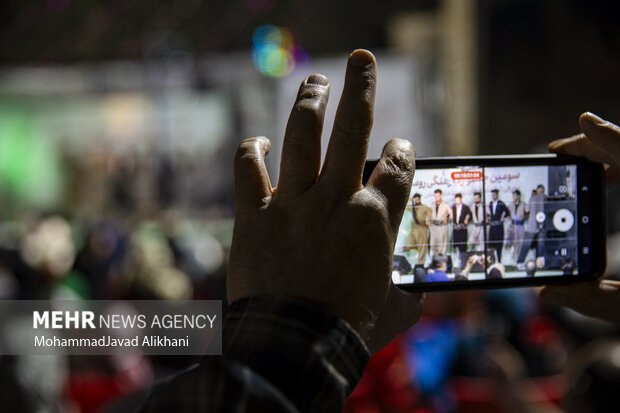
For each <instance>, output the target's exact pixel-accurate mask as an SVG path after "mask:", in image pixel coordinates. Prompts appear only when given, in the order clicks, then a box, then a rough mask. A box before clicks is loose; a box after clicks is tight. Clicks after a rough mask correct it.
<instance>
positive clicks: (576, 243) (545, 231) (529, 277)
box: [367, 154, 605, 291]
mask: <svg viewBox="0 0 620 413" xmlns="http://www.w3.org/2000/svg"><path fill="white" fill-rule="evenodd" d="M416 164H417V165H416V166H417V168H416V174H415V176H414V180H413V184H412V189H411V194H410V202H411V203H412V208H410V209H408V210H407V211H406V212H405V214H404V215H403V219H402V221H401V224H400V229H399V236H398V239H397V241H396V249H395V250H396V251H401V252H399V253H397V254H396V255H397V256H398V257H397V259H395V260H394V268H393V270H394V271H396V272H397V273H398V277H396V278H394V280H395V281H394V282H395V283H396V284H398V286H399V287H400V288H402V289H405V290H412V291H438V290H447V289H463V288H499V287H509V286H527V285H540V284H549V283H560V282H566V281H577V280H593V279H596V277H598V276H599V275H600V274H602V272H603V270H604V267H605V233H604V228H605V219H604V212H605V211H604V205H605V202H604V195H605V191H604V176H603V168H602V166H601V165H600V164H597V163H593V162H590V161H588V160H586V159H583V158H574V157H558V156H556V155H548V154H547V155H535V156H528V155H521V156H494V157H477V158H464V157H454V158H426V159H425V158H418V159H417V161H416ZM367 167H368V169H369V170H370V169H372V163H371V162H369V163H367ZM423 208H427V209H429V210H430V220H429V223H430V224H429V226H428V227H423V226H420V225H418V223H419V220H417V221H416V219H415V218H417V217H413V216H412V211H414V210H421V209H423ZM448 216H449V217H450V219H447V217H448ZM470 216H471V221H470V220H468V217H470ZM507 218H509V219H507ZM438 260H439V261H446V263H447V265H446V269H445V270H441V271H442V272H445V273H446V274H445V275H443V274H441V276H437V275H433V276H424V275H423V274H422V272H426V273H427V274H436V270H437V269H436V268H435V267H434V264H433V263H434V262H437V261H438Z"/></svg>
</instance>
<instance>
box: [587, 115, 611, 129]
mask: <svg viewBox="0 0 620 413" xmlns="http://www.w3.org/2000/svg"><path fill="white" fill-rule="evenodd" d="M584 115H585V118H586V120H587V121H588V122H590V123H594V124H595V125H599V126H605V125H607V121H606V120H604V119H601V118H599V117H598V116H596V115H595V114H594V113H592V112H586V113H585V114H584Z"/></svg>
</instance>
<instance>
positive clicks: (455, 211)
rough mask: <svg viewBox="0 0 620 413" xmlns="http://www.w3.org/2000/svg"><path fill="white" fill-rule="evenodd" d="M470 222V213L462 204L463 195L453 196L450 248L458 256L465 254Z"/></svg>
mask: <svg viewBox="0 0 620 413" xmlns="http://www.w3.org/2000/svg"><path fill="white" fill-rule="evenodd" d="M470 220H471V211H470V209H469V207H468V206H467V205H465V204H464V203H463V195H461V194H456V195H454V206H453V207H452V223H453V224H454V225H453V227H452V247H453V251H456V250H458V252H459V259H460V255H461V254H462V253H464V252H467V224H469V221H470Z"/></svg>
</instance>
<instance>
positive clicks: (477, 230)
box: [469, 192, 485, 251]
mask: <svg viewBox="0 0 620 413" xmlns="http://www.w3.org/2000/svg"><path fill="white" fill-rule="evenodd" d="M471 216H472V222H473V223H474V226H473V228H472V229H471V233H470V234H469V245H470V246H471V247H472V249H473V250H474V251H484V217H485V211H484V205H482V195H481V194H480V192H474V205H472V207H471Z"/></svg>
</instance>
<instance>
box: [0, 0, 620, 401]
mask: <svg viewBox="0 0 620 413" xmlns="http://www.w3.org/2000/svg"><path fill="white" fill-rule="evenodd" d="M1 10H2V13H0V21H1V24H0V62H1V63H2V64H1V65H0V205H1V206H2V207H1V208H0V297H1V298H3V299H49V298H52V297H54V298H65V299H68V298H70V299H78V300H81V299H179V298H182V299H192V298H193V299H224V297H225V291H224V285H225V283H224V277H225V273H226V265H227V257H228V249H229V246H230V241H231V238H232V222H233V218H234V213H235V211H234V198H233V193H232V188H233V186H232V179H233V176H232V159H233V156H234V152H235V149H236V147H237V145H238V143H239V142H240V141H241V139H243V138H246V137H250V136H256V135H265V136H267V137H269V138H270V139H271V140H272V145H273V147H279V146H280V145H281V143H282V142H281V141H280V139H281V137H283V136H284V128H285V125H286V120H287V118H288V115H289V110H290V105H291V98H292V96H295V92H296V91H297V88H298V85H299V82H300V80H301V79H303V78H305V77H306V76H307V75H309V74H310V73H313V72H319V73H323V74H324V75H326V76H327V77H328V78H329V79H330V84H331V90H332V92H331V93H332V96H338V94H339V93H340V90H341V88H342V85H343V75H342V74H343V73H344V71H343V64H344V62H345V61H346V59H344V58H343V57H344V56H346V55H348V54H349V53H350V52H351V51H352V50H353V49H355V48H358V47H365V48H368V49H371V50H372V51H373V52H374V53H375V55H376V56H377V60H378V89H377V98H376V106H375V124H374V128H373V137H372V139H371V144H370V145H371V146H370V148H369V157H371V158H378V157H379V155H380V151H381V148H382V147H383V145H384V144H385V143H386V142H387V141H388V140H389V139H390V138H392V137H394V136H399V137H407V138H410V139H411V140H412V141H413V142H414V144H415V146H416V149H417V153H418V155H419V156H431V155H432V156H440V155H475V154H485V155H489V154H500V153H502V154H510V153H539V152H544V151H546V145H547V142H549V141H550V140H552V139H554V138H559V137H565V136H570V135H572V134H574V133H576V132H577V131H578V125H577V122H576V119H577V117H578V115H579V114H580V113H582V112H583V111H585V110H590V111H593V112H595V113H598V114H600V115H601V116H603V117H605V118H608V119H610V120H611V121H615V122H616V123H618V122H620V117H618V115H617V114H619V113H620V82H618V79H617V77H618V73H620V55H619V54H618V53H617V52H616V49H617V45H618V44H620V25H618V24H617V16H618V15H619V14H620V3H617V2H606V1H602V0H595V1H589V2H584V1H580V0H569V1H548V2H537V1H532V0H499V1H498V0H408V1H404V0H398V1H392V2H387V3H385V4H383V3H381V4H379V3H377V2H376V1H370V0H358V1H356V2H346V1H331V2H328V1H321V0H316V1H306V2H276V1H273V0H233V1H228V2H207V1H205V0H178V1H175V2H171V3H163V2H160V1H154V0H141V1H135V2H126V1H122V0H111V1H107V2H100V1H96V0H82V1H72V0H45V1H42V2H39V3H37V4H34V3H30V2H22V1H17V0H8V1H4V2H3V4H2V9H1ZM334 115H335V105H334V104H333V102H332V104H330V105H328V108H327V113H326V120H325V122H326V123H328V124H329V123H331V122H332V121H333V117H334ZM614 116H615V117H614ZM328 138H329V136H325V135H324V136H323V145H322V148H323V149H322V150H323V151H325V148H326V146H327V145H326V143H327V139H328ZM278 153H279V151H273V153H272V154H270V155H269V156H268V157H267V160H266V161H267V168H268V169H269V172H270V176H272V177H277V176H278V172H279V164H280V159H279V158H278V155H277V154H278ZM272 185H273V186H276V185H277V182H275V181H274V182H272ZM530 189H531V188H521V191H523V197H522V201H525V200H526V198H527V199H528V200H529V198H530V194H529V191H530ZM619 192H620V189H618V188H615V189H612V190H611V191H610V192H609V193H608V204H609V205H610V208H609V211H608V220H607V222H608V228H607V232H608V234H609V248H610V251H609V253H608V256H609V257H610V262H609V265H608V269H609V271H608V272H609V276H610V277H614V276H615V275H616V274H618V269H619V268H620V266H619V263H620V261H618V258H617V257H620V254H618V253H617V252H618V251H620V244H619V242H620V241H619V240H620V237H618V235H617V234H618V231H619V230H620V210H619V209H618V208H614V206H615V205H617V204H618V202H620V200H619ZM469 206H470V208H471V209H472V215H473V216H472V219H473V222H474V223H478V222H480V220H482V219H484V217H480V218H477V217H476V216H475V205H469ZM413 208H417V209H416V211H422V209H420V208H426V207H423V206H421V205H420V206H416V205H412V207H411V209H408V210H407V211H406V212H405V216H404V219H405V220H409V221H410V223H411V227H412V228H414V227H415V225H418V222H416V219H415V218H417V221H419V225H421V226H420V231H419V234H418V236H417V237H416V242H415V243H416V244H417V243H419V242H418V241H417V239H419V238H420V237H422V238H424V237H427V238H428V230H427V229H426V224H427V221H428V219H430V218H428V217H426V215H430V214H428V212H430V211H427V210H424V211H423V213H420V214H417V215H416V217H415V218H414V217H413V216H412V212H413V211H414V209H413ZM483 210H484V206H482V210H481V211H480V212H481V213H482V214H484V212H483ZM516 215H517V216H519V214H516ZM515 219H516V221H518V220H519V218H515ZM516 221H515V222H516ZM513 223H514V222H513ZM474 231H475V228H473V226H470V232H471V233H470V234H468V236H469V237H470V238H472V237H473V235H474V234H473V232H474ZM525 231H527V228H525ZM407 236H409V234H404V237H403V238H404V239H407ZM516 238H517V237H515V241H516ZM470 242H472V241H471V240H470ZM397 247H398V246H397ZM513 247H514V250H513V254H517V256H518V254H519V252H521V253H522V252H523V250H524V249H527V248H529V247H528V246H526V245H524V246H523V248H521V251H518V248H517V243H516V242H513ZM526 247H527V248H526ZM534 247H535V246H532V249H533V248H534ZM536 247H538V245H536ZM405 252H406V251H405ZM417 254H418V255H417V262H418V264H424V263H425V261H428V262H430V260H431V257H428V260H427V256H428V254H427V251H426V250H424V249H423V248H418V249H417ZM523 261H525V257H524V259H523V260H521V264H522V265H524V267H525V269H526V270H527V271H530V270H531V271H530V272H531V273H532V274H533V272H535V271H536V262H534V261H526V262H523ZM541 264H542V263H541ZM530 267H532V268H530ZM574 268H575V263H574V262H566V263H564V265H563V271H565V273H567V274H568V273H572V272H574ZM397 272H398V271H397ZM411 272H415V277H416V280H418V279H426V278H427V277H429V276H431V274H427V273H426V271H425V270H424V268H422V267H420V266H419V265H418V266H416V267H415V268H414V269H413V270H411ZM494 274H495V275H498V274H499V276H501V274H502V269H501V268H497V271H496V272H494ZM3 327H5V328H4V331H2V332H1V333H2V334H6V333H7V331H6V330H7V327H6V326H3ZM618 332H619V331H618V327H617V326H615V325H610V324H606V323H602V322H597V321H593V320H591V319H587V318H585V317H582V316H578V315H576V314H575V313H573V312H570V311H568V310H561V309H558V308H554V307H546V306H542V305H541V304H539V302H538V301H537V298H536V295H535V293H534V291H532V290H528V289H518V290H505V291H492V292H479V291H473V292H453V293H442V294H428V297H427V301H426V310H425V316H424V317H423V318H422V320H421V321H420V323H419V324H418V325H416V326H415V327H414V328H413V329H412V330H411V331H409V332H407V333H405V334H403V335H402V336H400V337H399V338H398V339H397V340H395V341H394V342H393V343H392V344H391V345H390V346H388V347H387V348H386V349H385V350H383V351H382V352H380V353H378V354H377V355H375V356H374V357H373V359H372V360H371V363H370V365H369V367H368V369H367V372H366V376H364V378H363V380H362V382H361V383H360V385H359V386H358V388H357V389H356V391H355V393H354V394H353V395H352V396H351V399H350V400H349V404H348V405H347V408H346V410H347V411H348V412H515V411H519V412H524V411H525V412H527V411H530V410H531V411H548V412H557V411H562V410H563V409H564V411H569V412H572V411H596V412H598V411H605V410H601V409H603V408H604V406H607V404H605V403H607V402H610V403H611V402H613V403H614V404H613V405H611V406H613V407H614V408H615V407H616V406H617V405H618V404H617V403H616V402H615V399H613V397H614V396H615V394H616V393H617V392H616V391H612V390H608V389H614V388H615V387H614V386H616V387H617V372H616V370H617V369H616V370H614V369H615V368H616V367H617V366H616V364H617V363H616V362H617V360H616V359H617V357H616V356H617V354H616V353H617V348H616V347H617V344H613V343H615V342H616V340H617V339H618ZM15 339H19V336H18V335H15ZM599 340H605V341H604V342H600V341H599ZM610 343H611V344H610ZM586 345H587V347H584V346H586ZM192 362H195V360H194V359H192V358H178V357H177V358H171V357H151V358H145V357H88V358H86V357H58V358H54V359H51V358H48V359H45V360H43V359H41V358H28V357H9V356H1V358H0V377H1V378H2V383H3V386H2V388H1V390H0V405H2V406H7V409H10V408H12V409H13V411H23V412H35V411H37V412H39V411H67V412H98V411H100V412H103V411H115V412H118V411H131V410H132V407H131V406H133V405H135V404H136V402H135V401H134V400H135V398H136V397H137V398H139V392H140V391H141V390H143V389H146V388H147V387H148V386H149V385H150V384H151V383H152V382H153V380H156V379H158V378H161V377H164V376H166V375H169V374H171V373H172V372H174V371H178V370H179V369H182V368H185V367H186V366H187V365H189V364H191V363H192ZM132 394H133V396H131V395H132ZM135 394H138V396H136V395H135ZM130 396H131V397H130ZM132 403H133V404H132ZM582 408H583V409H585V410H579V409H582ZM528 409H530V410H528ZM615 410H617V409H615Z"/></svg>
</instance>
